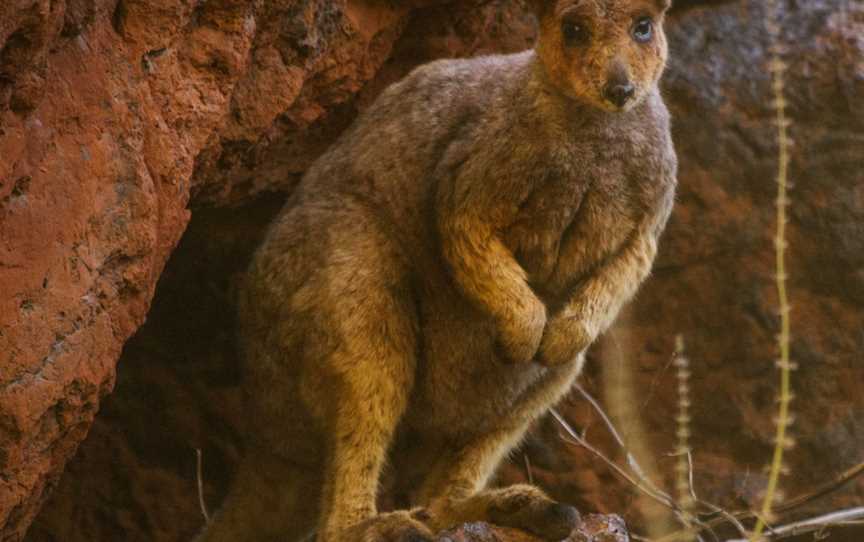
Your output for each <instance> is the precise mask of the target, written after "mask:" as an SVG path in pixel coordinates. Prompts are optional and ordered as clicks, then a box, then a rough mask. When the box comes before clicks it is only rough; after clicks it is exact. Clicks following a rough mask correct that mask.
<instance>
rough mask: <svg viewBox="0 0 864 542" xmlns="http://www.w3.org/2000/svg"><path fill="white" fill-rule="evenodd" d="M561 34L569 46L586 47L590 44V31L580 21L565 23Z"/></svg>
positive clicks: (562, 25) (562, 24)
mask: <svg viewBox="0 0 864 542" xmlns="http://www.w3.org/2000/svg"><path fill="white" fill-rule="evenodd" d="M561 33H562V34H564V41H565V42H566V43H567V45H584V44H586V43H588V37H589V35H588V29H587V28H586V27H585V25H583V24H582V23H580V22H579V21H564V22H563V23H561Z"/></svg>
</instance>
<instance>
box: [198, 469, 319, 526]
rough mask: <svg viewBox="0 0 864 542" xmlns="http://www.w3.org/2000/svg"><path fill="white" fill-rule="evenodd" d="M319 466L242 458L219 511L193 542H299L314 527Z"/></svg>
mask: <svg viewBox="0 0 864 542" xmlns="http://www.w3.org/2000/svg"><path fill="white" fill-rule="evenodd" d="M320 488H321V477H320V467H312V468H309V467H306V466H303V467H301V466H299V465H292V464H289V463H287V462H285V461H284V460H283V459H281V458H278V457H277V456H274V455H271V454H266V453H258V452H253V453H250V454H249V456H248V457H246V458H245V459H244V460H243V462H242V463H241V465H240V469H239V470H238V472H237V475H236V476H235V478H234V482H233V485H232V487H231V490H230V491H229V493H228V495H227V496H226V497H225V500H224V502H223V503H222V505H221V507H220V508H219V510H217V511H216V513H215V514H214V515H213V517H212V518H211V519H210V523H208V524H207V526H206V527H205V529H204V531H203V532H202V533H201V534H200V535H199V536H198V538H196V539H195V542H277V541H278V542H297V541H299V540H302V539H303V538H304V537H305V536H306V535H308V534H309V533H310V532H311V531H312V530H313V529H314V528H315V518H316V517H317V516H318V502H319V498H318V495H319V492H320Z"/></svg>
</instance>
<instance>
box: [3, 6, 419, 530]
mask: <svg viewBox="0 0 864 542" xmlns="http://www.w3.org/2000/svg"><path fill="white" fill-rule="evenodd" d="M413 6H414V4H413V3H412V2H405V3H398V4H397V3H381V4H378V3H376V2H364V1H352V2H345V1H342V2H331V1H329V0H320V1H306V2H295V1H293V0H285V1H281V2H280V1H276V0H274V1H268V2H248V1H245V0H209V1H207V2H197V1H191V0H189V1H183V0H158V1H150V0H119V1H117V0H99V1H96V2H93V1H87V0H54V1H49V0H14V1H11V2H5V3H3V4H2V6H0V356H2V358H0V538H2V539H4V540H6V539H10V540H16V539H20V538H21V536H22V535H23V532H24V530H25V528H26V527H27V525H28V524H29V523H30V521H31V520H32V518H33V516H34V514H35V513H36V511H37V510H38V507H39V505H40V504H41V502H42V500H43V498H44V496H45V494H46V493H47V490H48V489H50V488H51V487H52V486H53V485H54V484H55V483H56V480H57V478H58V477H59V475H60V473H61V472H62V470H63V467H64V465H65V463H66V461H67V460H68V459H69V457H71V456H72V454H73V453H74V451H75V449H76V447H77V445H78V443H79V442H80V441H81V440H82V439H83V438H84V436H85V435H86V433H87V430H88V427H89V425H90V423H91V421H92V419H93V416H94V414H95V412H96V410H97V408H98V405H99V401H100V398H101V397H102V396H103V395H105V394H106V393H107V392H108V391H109V390H110V389H111V387H112V385H113V382H114V375H115V364H116V362H117V359H118V357H119V355H120V350H121V347H122V346H123V344H124V342H125V341H126V340H127V338H128V337H129V336H130V335H131V334H132V333H133V332H134V331H135V330H136V329H137V328H138V327H139V326H140V325H141V324H142V323H143V321H144V318H145V315H146V314H147V311H148V308H149V304H150V300H151V298H152V295H153V291H154V288H155V285H156V281H157V279H158V277H159V276H160V273H161V271H162V268H163V266H164V264H165V261H166V260H167V258H168V255H169V254H170V253H171V251H172V250H173V248H174V247H175V245H176V243H177V241H178V239H179V238H180V236H181V234H182V232H183V230H184V228H185V226H186V223H187V221H188V219H189V211H188V210H187V209H186V207H187V204H188V202H189V198H190V193H192V192H195V193H196V194H197V193H200V194H201V200H202V201H204V200H207V201H218V202H220V203H224V202H226V201H227V200H228V199H229V198H228V196H227V195H230V194H233V193H234V192H236V191H239V192H243V189H237V190H235V189H234V187H233V185H231V184H230V182H229V181H228V180H226V179H224V178H223V177H222V176H220V174H219V173H218V172H219V171H221V170H231V166H230V164H229V162H230V161H231V160H232V159H234V158H236V157H237V156H238V154H237V153H234V152H233V151H232V149H237V148H240V147H242V146H243V145H251V144H252V143H251V142H255V141H258V140H260V139H262V138H263V139H265V140H266V139H267V138H268V137H280V138H282V137H283V135H284V134H283V133H282V132H279V131H278V129H277V128H274V127H275V126H277V125H280V123H282V124H285V125H286V126H288V128H285V131H286V133H287V132H290V133H291V134H294V135H293V136H291V135H285V136H284V137H287V138H290V137H299V136H297V134H298V133H300V132H302V131H303V130H306V129H307V128H309V127H310V126H311V125H313V124H314V123H315V122H316V120H318V119H319V118H320V117H321V116H322V115H323V114H324V113H325V112H328V111H331V110H334V109H337V108H338V107H339V105H340V104H341V103H343V102H344V101H346V100H347V99H349V98H351V97H352V96H353V95H354V94H355V93H356V92H357V91H358V90H359V89H360V88H361V87H362V86H363V83H364V82H365V81H366V80H368V79H370V78H371V77H372V76H373V75H375V73H376V72H377V69H378V68H379V67H380V65H381V63H383V62H384V60H385V59H386V58H387V57H388V55H389V52H390V47H391V46H392V44H393V42H394V41H395V40H396V39H397V37H398V36H399V33H400V30H401V29H402V27H403V26H404V24H405V23H406V21H407V15H408V14H409V12H410V10H411V9H412V8H413ZM271 128H272V129H273V130H271ZM274 130H275V131H274ZM268 134H269V135H268ZM308 139H309V141H312V140H313V139H314V138H312V137H310V138H308ZM325 139H326V138H325ZM322 141H323V140H322ZM321 145H323V143H319V147H320V146H321ZM310 152H311V151H310ZM310 156H311V154H310ZM307 161H308V158H307ZM277 169H278V168H277ZM196 170H197V171H199V172H205V173H196ZM279 171H280V173H278V175H280V176H281V177H282V178H283V179H287V178H288V176H287V175H283V173H284V171H282V170H279ZM207 172H209V173H207ZM208 175H209V176H208ZM220 183H224V186H221V185H220ZM287 186H289V185H288V184H286V187H287ZM212 187H215V188H212ZM223 192H224V193H225V194H227V195H226V197H223V198H221V199H220V198H218V197H217V195H218V194H221V193H223ZM249 192H253V190H251V189H246V193H249ZM208 194H209V195H210V197H209V199H208V198H206V197H205V196H207V195H208Z"/></svg>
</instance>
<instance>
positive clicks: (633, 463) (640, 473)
mask: <svg viewBox="0 0 864 542" xmlns="http://www.w3.org/2000/svg"><path fill="white" fill-rule="evenodd" d="M573 388H574V389H575V390H576V391H578V392H579V394H580V395H581V396H582V397H583V398H584V399H585V400H586V401H588V403H589V404H590V405H591V407H593V408H594V410H595V411H596V412H597V414H598V415H599V416H600V419H602V420H603V423H604V424H605V425H606V428H607V429H608V430H609V433H610V434H611V435H612V437H613V438H614V439H615V442H617V443H618V446H619V447H620V448H621V451H622V452H623V453H624V457H625V458H626V459H627V465H628V466H629V467H630V469H631V470H632V471H633V474H635V475H636V476H637V477H639V479H640V480H642V482H643V483H644V484H645V485H647V486H648V487H650V488H651V489H652V490H653V491H655V492H657V493H660V494H662V495H664V496H666V497H667V498H668V499H670V500H671V499H672V498H671V497H670V496H669V495H667V494H666V493H665V492H663V491H662V490H661V489H660V488H658V487H657V485H656V484H655V483H654V482H652V481H651V479H650V478H648V475H647V474H645V471H644V470H643V469H642V467H641V466H640V465H639V462H638V461H637V460H636V458H635V457H634V456H633V454H631V453H630V451H629V450H628V449H627V446H626V445H625V444H624V439H623V438H621V434H620V433H619V432H618V429H617V428H616V427H615V425H614V424H613V423H612V420H610V419H609V416H608V415H607V414H606V412H605V411H604V410H603V407H601V406H600V403H598V402H597V399H595V398H594V397H593V396H592V395H591V394H590V393H588V392H587V391H586V390H585V388H583V387H582V386H581V385H580V384H579V383H578V382H577V383H575V384H574V385H573ZM555 414H557V412H556V413H555ZM558 416H559V417H560V415H558Z"/></svg>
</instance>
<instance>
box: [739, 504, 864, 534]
mask: <svg viewBox="0 0 864 542" xmlns="http://www.w3.org/2000/svg"><path fill="white" fill-rule="evenodd" d="M861 521H864V506H859V507H856V508H847V509H845V510H838V511H836V512H831V513H829V514H823V515H821V516H816V517H813V518H810V519H805V520H801V521H796V522H794V523H788V524H786V525H780V526H778V527H774V528H773V529H771V530H770V531H768V532H766V533H764V534H762V537H763V538H767V539H769V540H780V539H782V538H789V537H792V536H798V535H801V534H806V533H812V532H814V531H820V530H822V529H825V528H828V527H838V526H844V525H857V524H858V523H860V522H861ZM728 542H747V541H746V540H745V539H736V540H729V541H728Z"/></svg>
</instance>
